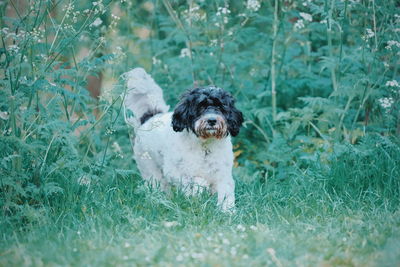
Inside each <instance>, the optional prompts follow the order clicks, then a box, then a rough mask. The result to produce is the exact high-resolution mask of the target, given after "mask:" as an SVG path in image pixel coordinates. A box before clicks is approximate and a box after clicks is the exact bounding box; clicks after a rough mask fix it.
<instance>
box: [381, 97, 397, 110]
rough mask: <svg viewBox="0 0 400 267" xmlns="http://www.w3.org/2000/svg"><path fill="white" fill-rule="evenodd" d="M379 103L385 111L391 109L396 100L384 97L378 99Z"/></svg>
mask: <svg viewBox="0 0 400 267" xmlns="http://www.w3.org/2000/svg"><path fill="white" fill-rule="evenodd" d="M378 102H379V104H381V106H382V107H383V108H384V109H389V108H390V107H391V106H392V105H393V103H394V100H393V98H391V97H383V98H380V99H378Z"/></svg>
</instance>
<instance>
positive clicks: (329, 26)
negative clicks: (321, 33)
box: [325, 0, 338, 92]
mask: <svg viewBox="0 0 400 267" xmlns="http://www.w3.org/2000/svg"><path fill="white" fill-rule="evenodd" d="M325 4H327V3H326V1H325ZM334 7H335V0H331V5H330V8H329V11H328V22H327V30H326V33H327V38H328V52H329V58H330V59H331V60H333V46H332V24H333V22H332V13H333V9H334ZM335 69H336V65H335V64H334V65H333V66H331V68H330V71H331V80H332V87H333V91H334V92H336V91H337V89H338V85H337V80H336V71H335Z"/></svg>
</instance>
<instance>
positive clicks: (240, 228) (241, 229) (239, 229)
mask: <svg viewBox="0 0 400 267" xmlns="http://www.w3.org/2000/svg"><path fill="white" fill-rule="evenodd" d="M236 229H237V230H238V231H240V232H244V231H246V227H244V226H243V225H241V224H238V226H236Z"/></svg>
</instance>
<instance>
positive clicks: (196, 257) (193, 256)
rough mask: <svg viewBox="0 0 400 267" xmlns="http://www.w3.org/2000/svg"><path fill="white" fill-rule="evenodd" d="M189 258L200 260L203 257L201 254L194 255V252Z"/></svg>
mask: <svg viewBox="0 0 400 267" xmlns="http://www.w3.org/2000/svg"><path fill="white" fill-rule="evenodd" d="M191 256H192V258H193V259H202V258H203V257H204V255H203V254H202V253H196V252H193V253H192V255H191Z"/></svg>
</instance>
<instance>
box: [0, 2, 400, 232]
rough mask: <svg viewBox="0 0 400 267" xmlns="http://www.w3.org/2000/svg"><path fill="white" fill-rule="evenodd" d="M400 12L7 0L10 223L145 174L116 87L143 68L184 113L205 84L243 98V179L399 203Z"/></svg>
mask: <svg viewBox="0 0 400 267" xmlns="http://www.w3.org/2000/svg"><path fill="white" fill-rule="evenodd" d="M399 7H400V6H399V3H398V1H395V0H358V1H357V0H341V1H339V0H313V1H309V0H308V1H306V0H304V1H299V0H284V1H278V0H275V1H261V2H260V1H256V0H248V1H207V0H203V1H176V0H154V1H135V0H121V1H106V0H98V1H73V0H59V1H56V0H54V1H52V0H38V1H28V0H11V1H1V2H0V14H1V19H0V28H1V35H0V36H1V48H0V166H1V167H0V177H1V181H0V206H1V208H2V210H1V215H2V217H3V218H2V219H1V227H2V228H4V227H10V226H12V227H14V226H21V227H22V226H26V225H31V224H35V223H38V222H40V221H41V220H43V218H44V217H46V216H47V215H48V214H49V213H51V212H55V214H58V213H57V211H58V210H60V209H62V207H64V205H65V203H72V202H76V201H78V202H79V201H86V200H87V194H88V192H93V191H95V192H98V191H97V190H100V189H99V188H101V189H104V190H103V191H101V192H103V193H104V192H108V190H113V189H112V188H118V183H119V181H120V179H128V178H129V179H130V180H132V181H136V182H137V181H138V180H140V175H139V173H138V171H137V169H136V168H135V164H134V161H133V160H132V159H131V155H132V151H131V145H130V141H129V135H132V134H133V133H131V132H130V129H128V127H127V126H126V125H125V123H124V120H123V110H122V102H121V97H122V96H123V92H124V82H123V80H122V79H121V78H120V75H121V74H122V73H124V72H126V71H128V70H130V69H131V68H133V67H138V66H141V67H144V68H145V69H146V70H147V71H149V72H150V73H151V74H152V75H153V77H154V79H155V80H156V81H157V82H158V83H159V85H160V86H161V87H162V88H163V90H164V96H165V98H166V100H167V102H168V103H169V104H170V105H171V106H172V107H173V106H174V105H175V104H176V103H177V101H178V99H179V96H180V94H181V93H182V92H184V91H185V90H186V89H189V88H192V87H194V86H201V85H208V84H215V85H218V86H220V87H223V88H225V89H226V90H228V91H230V92H231V93H233V94H234V96H235V97H236V98H237V105H238V107H239V108H240V109H241V110H242V111H243V113H244V116H245V120H246V121H245V124H244V127H243V128H242V131H241V133H240V135H239V136H238V137H237V138H235V139H234V144H235V146H234V147H235V156H236V158H235V166H236V168H235V169H234V176H235V179H236V181H237V183H238V184H239V185H240V184H242V185H243V186H244V185H246V186H250V185H251V184H253V183H257V184H258V183H261V184H266V183H267V181H273V182H274V183H275V182H277V183H278V182H282V183H287V184H292V185H298V186H299V187H298V189H293V190H294V191H292V189H290V192H292V193H293V192H297V191H296V190H299V191H301V190H303V189H302V187H301V186H300V185H299V184H302V183H307V182H306V181H308V179H311V178H310V177H313V178H312V179H311V180H312V184H314V183H316V181H317V183H319V184H320V185H321V187H319V186H318V188H319V190H326V192H330V194H340V192H341V191H342V190H344V189H343V188H345V187H349V188H351V190H350V189H349V190H350V191H346V190H347V189H346V190H344V191H345V192H346V193H343V194H348V192H351V194H354V197H360V196H361V195H363V194H376V195H377V196H379V197H378V198H377V200H376V201H378V202H380V203H382V205H388V207H389V209H390V210H396V209H398V204H399V203H398V201H399V199H400V195H399V194H400V193H399V186H400V170H399V165H400V158H399V155H400V147H399V135H400V105H399V102H400V85H399V81H400V75H399V65H400V62H399V61H400V60H399V58H400V57H399V55H400V35H399V34H400V12H398V11H399ZM299 177H300V178H299ZM302 179H303V180H302ZM246 186H245V187H243V188H247V187H246ZM282 186H283V185H282ZM96 188H97V189H96ZM238 188H241V187H240V186H239V187H238ZM243 188H242V189H243ZM278 188H279V186H277V189H276V190H277V191H276V194H279V189H278ZM291 188H292V187H291ZM253 189H254V188H253ZM253 189H252V190H253ZM243 190H244V189H243ZM246 190H247V189H246ZM249 190H250V189H249ZM254 190H255V189H254ZM257 190H258V189H257ZM239 191H240V190H239ZM270 191H271V190H270ZM344 191H343V192H344ZM242 193H243V192H242ZM270 193H271V192H270ZM104 194H105V193H104ZM293 194H295V193H293ZM99 195H101V194H100V193H99ZM244 196H245V195H243V197H242V198H241V197H240V195H239V198H238V201H239V202H240V201H246V200H245V197H244ZM270 200H271V201H273V200H272V199H270ZM90 201H92V200H90ZM137 201H141V200H140V199H137ZM249 201H251V199H250V200H249ZM257 201H259V200H257ZM265 201H267V200H265ZM257 203H259V204H260V202H257ZM239 206H240V204H239ZM77 209H79V208H77Z"/></svg>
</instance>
